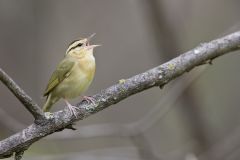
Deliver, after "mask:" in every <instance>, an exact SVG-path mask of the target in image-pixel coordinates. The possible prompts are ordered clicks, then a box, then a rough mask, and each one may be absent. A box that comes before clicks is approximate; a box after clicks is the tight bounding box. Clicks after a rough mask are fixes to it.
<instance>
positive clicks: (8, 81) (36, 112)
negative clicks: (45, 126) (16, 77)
mask: <svg viewBox="0 0 240 160" xmlns="http://www.w3.org/2000/svg"><path fill="white" fill-rule="evenodd" d="M0 80H1V81H2V82H3V83H4V84H5V85H6V86H7V87H8V89H9V90H10V91H11V92H12V93H13V94H14V95H15V96H16V97H17V99H18V100H19V101H20V102H21V103H22V104H23V105H24V107H25V108H26V109H27V110H28V111H29V112H30V113H31V114H32V115H33V117H34V118H35V120H37V121H38V120H42V119H44V118H45V117H44V113H43V111H42V109H41V108H40V107H39V106H38V105H37V104H36V103H35V102H34V101H33V100H32V99H31V97H30V96H28V95H27V94H26V93H25V92H24V90H22V89H21V88H20V87H19V86H18V85H17V84H16V83H15V82H14V81H13V80H12V78H11V77H9V75H7V73H5V72H4V71H3V70H2V69H1V68H0Z"/></svg>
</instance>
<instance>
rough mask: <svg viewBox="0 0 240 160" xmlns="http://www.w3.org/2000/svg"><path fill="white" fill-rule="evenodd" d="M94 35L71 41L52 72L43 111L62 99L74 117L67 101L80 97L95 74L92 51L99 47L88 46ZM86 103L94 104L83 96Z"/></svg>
mask: <svg viewBox="0 0 240 160" xmlns="http://www.w3.org/2000/svg"><path fill="white" fill-rule="evenodd" d="M94 35H95V34H92V35H91V36H90V37H88V38H84V39H80V40H76V41H73V42H72V43H71V44H70V45H69V47H68V49H67V51H66V54H65V56H64V59H63V60H62V61H61V62H60V63H59V64H58V66H57V68H56V70H55V71H54V72H53V74H52V76H51V78H50V80H49V82H48V85H47V88H46V90H45V92H44V96H47V100H46V103H45V104H44V106H43V111H44V112H48V111H49V110H50V108H51V107H52V105H53V104H54V103H56V102H57V101H58V100H59V99H61V98H63V99H64V101H65V102H66V104H67V107H68V108H69V110H70V112H71V113H72V114H73V115H74V116H76V109H78V108H77V107H75V106H72V105H71V104H70V103H69V102H68V100H67V99H72V98H76V97H78V96H80V95H82V94H83V93H84V92H85V91H86V90H87V89H88V87H89V86H90V84H91V82H92V80H93V78H94V74H95V58H94V56H93V49H94V48H95V47H97V46H100V45H90V44H89V41H90V39H91V38H92V37H93V36H94ZM83 98H84V99H85V100H86V101H88V102H92V103H95V102H94V99H93V98H92V97H87V96H83Z"/></svg>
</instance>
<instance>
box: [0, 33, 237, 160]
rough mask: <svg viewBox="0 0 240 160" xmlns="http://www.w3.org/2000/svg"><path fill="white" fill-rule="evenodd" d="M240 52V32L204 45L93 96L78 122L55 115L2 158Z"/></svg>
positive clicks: (3, 146)
mask: <svg viewBox="0 0 240 160" xmlns="http://www.w3.org/2000/svg"><path fill="white" fill-rule="evenodd" d="M238 49H240V31H238V32H235V33H233V34H230V35H228V36H225V37H223V38H220V39H216V40H213V41H211V42H209V43H202V44H200V45H199V46H198V47H196V48H194V49H193V50H190V51H188V52H186V53H184V54H182V55H180V56H178V57H176V58H174V59H172V60H170V61H168V62H166V63H164V64H162V65H160V66H158V67H155V68H153V69H150V70H148V71H146V72H144V73H141V74H138V75H135V76H133V77H131V78H129V79H126V80H121V81H120V82H119V83H118V84H115V85H113V86H111V87H109V88H107V89H105V90H102V91H101V92H100V93H98V94H96V95H94V96H93V98H95V100H96V104H87V102H85V101H82V102H80V103H78V104H77V105H76V106H77V107H79V109H80V110H79V112H78V113H77V117H78V118H75V117H74V116H73V115H72V114H71V113H69V111H68V109H64V110H61V111H58V112H55V113H53V114H52V115H51V116H49V117H48V119H46V120H43V121H42V123H40V124H37V123H33V124H32V125H30V126H28V127H27V128H25V129H23V130H22V131H21V132H18V133H16V134H14V135H12V136H10V137H8V138H6V139H4V140H2V141H0V158H6V157H10V156H12V155H13V153H22V152H23V151H24V150H26V149H27V148H28V147H29V146H30V145H31V144H32V143H34V142H36V141H38V140H39V139H41V138H43V137H45V136H47V135H50V134H52V133H54V132H57V131H62V130H63V129H65V128H66V127H68V126H69V125H71V124H72V123H73V122H75V121H78V120H82V119H84V118H87V117H88V116H90V115H92V114H94V113H97V112H99V111H101V110H103V109H105V108H107V107H109V106H111V105H113V104H116V103H118V102H120V101H121V100H123V99H125V98H127V97H129V96H131V95H133V94H136V93H139V92H141V91H144V90H146V89H149V88H152V87H155V86H160V87H161V88H162V87H163V86H164V85H165V84H167V83H168V82H169V81H171V80H173V79H175V78H177V77H178V76H180V75H182V74H183V73H185V72H188V71H190V70H192V69H193V68H194V67H196V66H199V65H202V64H205V63H206V62H207V63H209V62H211V61H212V60H213V59H215V58H216V57H219V56H222V55H224V54H226V53H229V52H231V51H235V50H238Z"/></svg>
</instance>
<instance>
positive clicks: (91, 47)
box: [86, 33, 101, 49]
mask: <svg viewBox="0 0 240 160" xmlns="http://www.w3.org/2000/svg"><path fill="white" fill-rule="evenodd" d="M95 35H96V33H93V34H92V35H90V36H89V37H88V38H87V41H86V47H87V49H93V48H95V47H98V46H101V45H90V44H89V42H90V40H91V39H92V38H93V37H94V36H95Z"/></svg>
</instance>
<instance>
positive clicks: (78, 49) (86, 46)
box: [65, 33, 100, 58]
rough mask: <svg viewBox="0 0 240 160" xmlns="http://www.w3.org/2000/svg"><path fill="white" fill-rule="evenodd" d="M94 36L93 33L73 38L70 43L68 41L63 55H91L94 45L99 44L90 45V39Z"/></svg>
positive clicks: (79, 56)
mask: <svg viewBox="0 0 240 160" xmlns="http://www.w3.org/2000/svg"><path fill="white" fill-rule="evenodd" d="M94 36H95V33H94V34H92V35H91V36H89V37H88V38H83V39H79V40H75V41H73V42H72V43H70V45H69V47H68V49H67V51H66V54H65V56H67V55H70V56H74V57H78V58H81V57H84V56H86V55H92V54H93V49H94V48H95V47H98V46H100V45H90V40H91V39H92V37H94Z"/></svg>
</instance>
